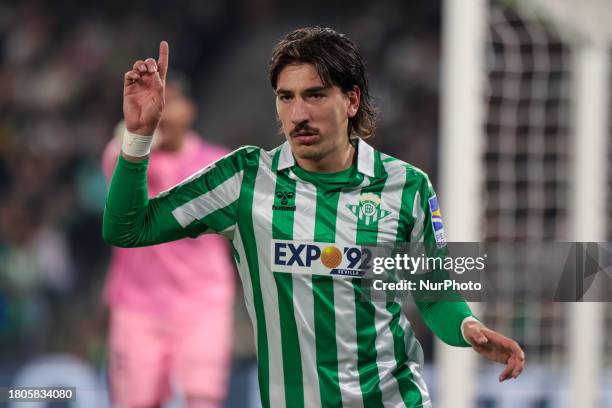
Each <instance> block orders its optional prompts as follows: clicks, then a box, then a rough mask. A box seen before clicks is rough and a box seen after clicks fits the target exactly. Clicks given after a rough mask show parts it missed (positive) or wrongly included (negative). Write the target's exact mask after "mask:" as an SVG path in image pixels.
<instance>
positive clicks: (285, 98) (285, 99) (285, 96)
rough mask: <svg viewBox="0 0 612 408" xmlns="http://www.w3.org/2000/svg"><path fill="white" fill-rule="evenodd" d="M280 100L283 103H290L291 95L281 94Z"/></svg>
mask: <svg viewBox="0 0 612 408" xmlns="http://www.w3.org/2000/svg"><path fill="white" fill-rule="evenodd" d="M278 99H279V100H280V101H281V102H289V101H290V100H291V95H288V94H280V95H278Z"/></svg>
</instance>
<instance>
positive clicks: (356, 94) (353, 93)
mask: <svg viewBox="0 0 612 408" xmlns="http://www.w3.org/2000/svg"><path fill="white" fill-rule="evenodd" d="M346 96H347V98H348V107H347V110H346V111H347V114H348V117H349V118H354V117H355V115H357V111H358V110H359V103H360V102H361V89H359V87H358V86H357V85H355V86H353V89H352V90H350V91H348V92H347V93H346Z"/></svg>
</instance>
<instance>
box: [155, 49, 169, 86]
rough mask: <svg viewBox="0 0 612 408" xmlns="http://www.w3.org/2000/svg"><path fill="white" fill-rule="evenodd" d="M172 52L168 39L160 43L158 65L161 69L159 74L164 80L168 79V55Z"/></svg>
mask: <svg viewBox="0 0 612 408" xmlns="http://www.w3.org/2000/svg"><path fill="white" fill-rule="evenodd" d="M169 54H170V46H168V43H167V42H166V41H162V42H161V43H159V60H158V61H157V67H158V69H159V76H160V77H161V80H162V81H165V80H166V73H167V72H168V55H169Z"/></svg>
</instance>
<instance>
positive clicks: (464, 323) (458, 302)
mask: <svg viewBox="0 0 612 408" xmlns="http://www.w3.org/2000/svg"><path fill="white" fill-rule="evenodd" d="M419 192H420V195H421V210H422V212H423V214H424V217H423V225H422V236H421V237H420V240H422V241H423V242H425V244H426V245H431V246H433V247H439V248H442V249H441V251H445V250H446V248H444V247H445V246H446V237H445V232H444V226H443V222H442V214H441V210H440V208H439V204H438V202H437V198H436V195H435V192H434V190H433V187H432V186H431V183H430V182H429V180H428V179H427V177H424V180H423V182H422V184H421V187H420V188H419ZM444 253H445V252H444ZM442 273H444V271H442ZM446 297H447V298H449V299H452V300H451V301H430V302H419V301H417V302H416V303H417V306H418V308H419V311H420V312H421V315H422V317H423V319H424V320H425V322H426V324H427V325H428V326H429V328H430V329H431V330H432V331H433V332H434V333H435V334H436V335H437V336H438V337H439V338H440V339H441V340H442V341H444V342H445V343H447V344H450V345H453V346H467V347H469V346H471V347H472V348H473V349H474V350H475V351H476V352H477V353H479V354H481V355H482V356H484V357H485V358H487V359H489V360H491V361H495V362H497V363H502V364H506V368H505V369H504V370H503V372H502V373H501V375H500V376H499V381H505V380H507V379H509V378H516V377H518V376H519V375H520V374H521V372H522V371H523V368H524V366H525V353H524V352H523V350H522V349H521V347H520V346H519V345H518V343H517V342H516V341H514V340H512V339H510V338H508V337H506V336H504V335H502V334H500V333H498V332H496V331H494V330H491V329H489V328H488V327H486V326H485V325H484V324H482V323H481V322H480V321H478V320H477V319H476V318H475V317H474V316H473V314H472V311H471V309H470V307H469V306H468V304H467V303H466V302H465V301H464V300H463V298H462V297H461V295H460V294H459V293H450V294H448V296H446Z"/></svg>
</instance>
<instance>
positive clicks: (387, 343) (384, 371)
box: [373, 167, 406, 408]
mask: <svg viewBox="0 0 612 408" xmlns="http://www.w3.org/2000/svg"><path fill="white" fill-rule="evenodd" d="M388 170H389V171H390V172H388V177H387V180H386V181H385V186H384V188H383V190H382V192H381V195H380V198H381V204H380V205H381V208H384V209H385V210H389V211H391V214H390V215H388V216H387V217H386V218H384V219H382V220H380V221H379V223H378V237H377V241H378V243H383V242H395V239H396V236H397V227H398V225H399V214H400V208H401V201H402V192H403V187H404V184H405V180H406V177H405V174H406V171H405V169H398V168H397V167H395V168H393V169H388ZM402 174H403V175H404V176H403V177H402ZM373 304H374V308H375V313H374V322H375V323H374V324H375V326H376V364H377V365H378V374H379V376H380V390H381V393H382V397H383V403H384V406H385V407H390V408H397V407H403V406H404V405H405V404H404V401H403V400H402V396H401V393H400V390H399V384H398V383H397V379H396V378H395V377H394V376H393V369H395V368H396V365H397V362H396V361H395V347H394V340H393V334H392V333H391V329H390V327H389V326H390V322H391V319H392V318H393V315H392V314H391V313H390V312H389V311H388V310H387V308H386V304H385V302H382V301H377V302H373ZM400 313H402V312H401V311H400Z"/></svg>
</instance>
